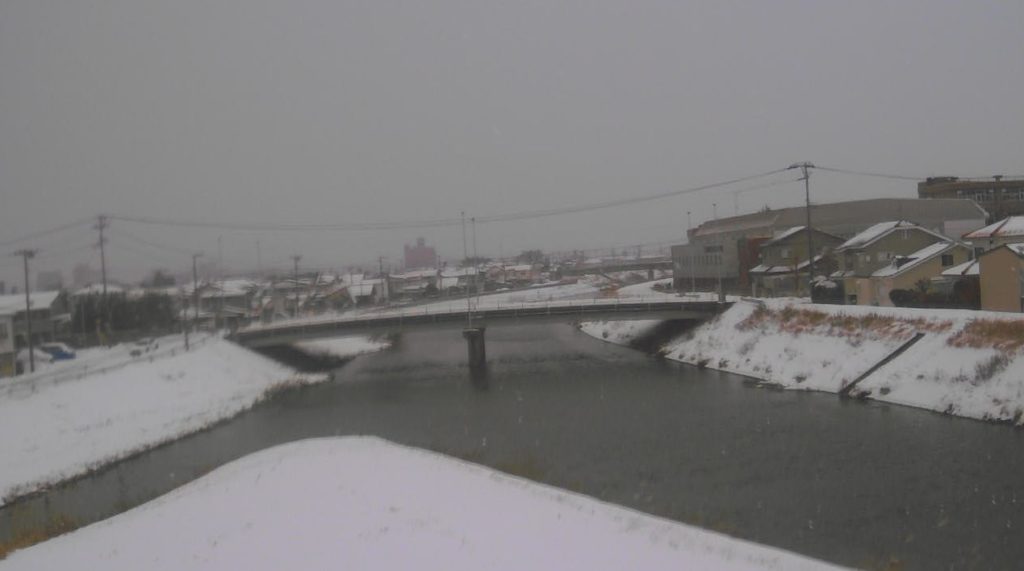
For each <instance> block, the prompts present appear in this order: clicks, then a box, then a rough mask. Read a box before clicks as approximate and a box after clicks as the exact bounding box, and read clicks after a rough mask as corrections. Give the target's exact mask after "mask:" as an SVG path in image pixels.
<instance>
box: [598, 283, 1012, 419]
mask: <svg viewBox="0 0 1024 571" xmlns="http://www.w3.org/2000/svg"><path fill="white" fill-rule="evenodd" d="M656 324H657V322H619V323H585V324H583V325H582V326H581V329H582V330H583V331H584V332H586V333H588V334H590V335H592V336H594V337H597V338H599V339H605V340H607V341H609V342H613V343H618V344H623V345H628V344H630V343H631V342H632V341H633V340H635V339H636V338H638V337H640V336H642V335H643V334H644V333H646V332H648V331H650V329H651V328H652V327H653V326H654V325H656ZM919 334H920V339H919V340H917V341H916V342H914V343H913V344H911V345H910V346H909V348H907V349H906V351H905V352H904V353H902V354H900V355H899V356H897V357H896V358H894V359H893V360H891V361H890V362H888V363H886V364H884V365H882V366H881V367H879V368H878V369H877V370H875V371H873V372H872V373H871V374H870V375H868V376H867V377H865V378H863V379H862V380H860V381H859V382H858V383H857V385H856V386H855V387H854V388H853V390H852V391H851V394H853V395H854V396H858V397H862V398H871V399H876V400H880V401H886V402H892V403H897V404H903V405H909V406H916V407H921V408H926V409H930V410H935V411H939V412H945V413H949V414H955V415H960V416H966V417H970V418H977V419H985V420H999V421H1009V422H1014V423H1017V424H1021V423H1022V422H1024V419H1022V416H1024V352H1022V350H1021V348H1022V347H1024V319H1021V317H1020V316H1018V315H1015V314H1006V313H994V312H979V311H967V310H936V309H907V308H882V307H859V306H836V305H815V304H809V303H804V302H800V301H797V300H766V301H765V302H761V303H757V302H751V301H740V302H738V303H736V304H735V305H733V307H732V308H730V309H729V310H728V311H726V312H725V313H723V314H722V315H719V316H718V317H717V318H715V319H713V320H711V321H709V322H707V323H705V324H702V325H701V326H699V327H697V328H695V329H694V330H692V331H690V332H688V333H686V334H684V335H682V336H680V337H678V338H676V339H672V340H670V341H668V342H667V343H665V344H664V346H663V348H662V353H663V354H664V355H665V356H666V357H667V358H669V359H673V360H676V361H680V362H684V363H690V364H693V365H698V366H706V367H710V368H715V369H719V370H723V371H729V372H733V373H739V374H742V375H747V376H751V377H755V378H758V379H761V380H763V381H764V382H767V383H771V384H774V385H778V386H782V387H785V388H790V389H813V390H821V391H829V392H839V391H841V390H843V389H844V388H846V387H847V386H848V385H849V384H850V383H853V382H854V381H857V380H858V379H860V377H862V375H864V374H865V373H867V372H868V371H869V370H870V369H871V368H872V367H873V366H875V365H877V364H878V363H880V362H881V361H882V360H883V359H885V358H886V357H887V356H889V355H890V354H892V353H893V352H894V351H896V350H897V349H899V348H900V347H901V346H903V345H904V344H905V343H908V342H910V341H912V340H913V339H914V338H915V336H918V335H919Z"/></svg>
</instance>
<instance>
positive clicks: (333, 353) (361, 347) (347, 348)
mask: <svg viewBox="0 0 1024 571" xmlns="http://www.w3.org/2000/svg"><path fill="white" fill-rule="evenodd" d="M389 345H390V343H388V342H387V341H385V340H382V339H370V338H369V337H363V336H355V337H330V338H327V339H311V340H309V341H299V342H297V343H295V347H296V348H297V349H299V350H300V351H303V352H305V353H310V354H313V355H326V356H328V357H335V358H338V359H348V358H350V357H355V356H357V355H362V354H364V353H373V352H376V351H383V350H384V349H387V348H388V346H389Z"/></svg>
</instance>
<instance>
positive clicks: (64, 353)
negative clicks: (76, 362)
mask: <svg viewBox="0 0 1024 571" xmlns="http://www.w3.org/2000/svg"><path fill="white" fill-rule="evenodd" d="M39 350H40V351H43V352H44V353H47V354H49V355H50V357H52V358H53V360H54V361H66V360H68V359H74V358H75V350H74V349H72V348H71V347H68V346H67V345H65V344H64V343H43V344H42V345H40V346H39Z"/></svg>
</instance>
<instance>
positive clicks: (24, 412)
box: [0, 336, 323, 505]
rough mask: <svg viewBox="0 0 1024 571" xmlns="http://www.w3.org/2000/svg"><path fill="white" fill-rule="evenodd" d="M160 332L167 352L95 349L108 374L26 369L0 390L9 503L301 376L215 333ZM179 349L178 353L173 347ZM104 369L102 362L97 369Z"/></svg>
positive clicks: (1, 482)
mask: <svg viewBox="0 0 1024 571" xmlns="http://www.w3.org/2000/svg"><path fill="white" fill-rule="evenodd" d="M193 340H194V341H195V342H196V343H197V345H198V346H193V348H192V350H191V351H189V352H184V351H183V347H181V346H180V343H181V340H180V337H165V338H161V339H160V340H158V344H159V345H160V346H161V347H162V349H161V351H163V352H162V353H161V354H156V353H151V355H152V356H153V358H152V359H151V358H150V356H143V357H141V358H134V359H133V358H131V357H128V360H127V361H124V362H120V363H119V364H118V363H117V362H116V359H122V360H124V356H123V355H122V353H123V352H124V348H123V347H115V348H113V349H111V350H110V355H106V356H103V355H101V354H100V352H101V351H103V350H95V351H93V353H95V354H94V355H93V357H92V358H93V359H94V360H93V361H92V363H93V364H94V365H95V364H96V363H98V362H102V363H103V364H104V367H105V369H104V370H102V371H100V372H90V373H89V374H86V375H84V376H81V377H79V376H77V375H75V376H70V377H67V378H63V379H59V380H53V379H52V378H49V377H45V376H44V377H43V378H33V377H19V378H17V379H15V380H14V381H12V382H9V383H5V385H4V390H3V391H0V458H3V469H2V470H0V505H2V504H4V503H6V502H7V501H9V500H10V499H12V498H13V497H15V496H18V495H22V494H25V493H28V492H31V491H34V490H36V489H39V488H42V487H45V486H46V485H47V484H51V483H54V482H57V481H60V480H64V479H67V478H70V477H73V476H76V475H79V474H83V473H86V472H88V471H90V470H91V469H94V468H96V467H98V466H100V465H102V464H105V463H107V462H110V461H114V460H116V459H118V458H122V457H124V456H127V455H130V454H132V453H133V452H136V451H139V450H141V449H144V448H147V447H152V446H155V445H157V444H160V443H162V442H166V441H169V440H173V439H175V438H179V437H181V436H183V435H185V434H187V433H191V432H194V431H197V430H200V429H202V428H205V427H206V426H209V425H210V424H212V423H214V422H217V421H219V420H222V419H224V418H228V417H230V416H233V415H235V414H237V413H239V412H241V411H243V410H245V409H247V408H249V407H251V406H252V405H253V404H254V403H256V402H257V401H258V400H259V399H261V398H262V397H263V396H264V395H265V394H266V393H267V392H268V391H269V390H272V389H275V388H279V387H281V386H284V385H287V384H293V383H307V382H315V381H317V380H320V379H322V378H323V377H321V376H311V375H298V374H296V373H295V372H294V371H293V370H291V369H289V368H287V367H285V366H283V365H280V364H278V363H277V362H275V361H272V360H270V359H268V358H266V357H263V356H261V355H258V354H256V353H253V352H251V351H249V350H247V349H244V348H242V347H239V346H238V345H235V344H234V343H231V342H230V341H227V340H224V339H221V338H219V337H215V336H204V337H200V338H198V339H197V338H195V337H194V338H193ZM172 351H173V354H172ZM92 370H95V367H94V368H93V369H92Z"/></svg>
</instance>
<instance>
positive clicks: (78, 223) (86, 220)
mask: <svg viewBox="0 0 1024 571" xmlns="http://www.w3.org/2000/svg"><path fill="white" fill-rule="evenodd" d="M92 220H93V219H92V217H89V218H80V219H78V220H74V221H72V222H68V223H67V224H61V225H60V226H56V227H54V228H49V229H47V230H39V231H37V232H32V233H30V234H25V235H24V236H21V237H20V238H14V239H13V240H7V241H5V242H0V248H3V247H6V246H10V245H11V244H17V243H18V242H24V241H26V240H32V239H34V238H41V237H43V236H48V235H50V234H55V233H57V232H61V231H63V230H67V229H69V228H75V227H76V226H82V225H84V224H87V223H89V222H92Z"/></svg>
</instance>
